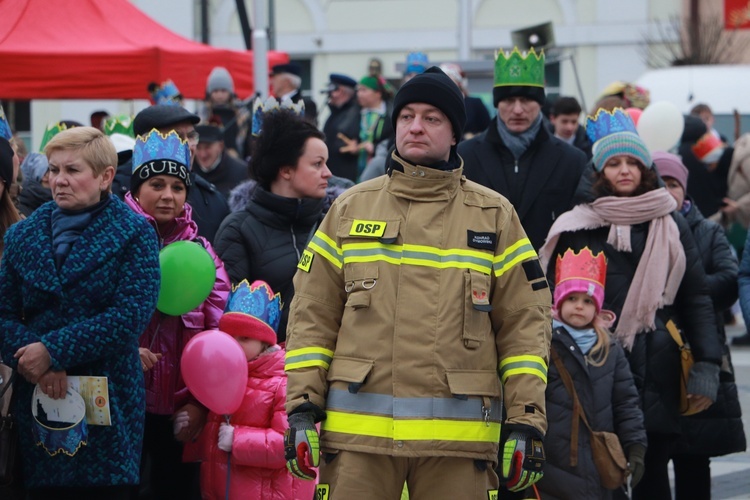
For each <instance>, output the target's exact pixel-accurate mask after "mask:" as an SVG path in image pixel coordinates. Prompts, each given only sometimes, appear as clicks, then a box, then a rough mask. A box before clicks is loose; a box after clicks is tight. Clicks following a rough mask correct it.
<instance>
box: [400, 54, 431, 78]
mask: <svg viewBox="0 0 750 500" xmlns="http://www.w3.org/2000/svg"><path fill="white" fill-rule="evenodd" d="M429 64H430V61H429V59H427V54H425V53H424V52H409V53H408V54H407V55H406V70H404V73H406V74H409V73H424V71H425V70H426V69H427V66H428V65H429Z"/></svg>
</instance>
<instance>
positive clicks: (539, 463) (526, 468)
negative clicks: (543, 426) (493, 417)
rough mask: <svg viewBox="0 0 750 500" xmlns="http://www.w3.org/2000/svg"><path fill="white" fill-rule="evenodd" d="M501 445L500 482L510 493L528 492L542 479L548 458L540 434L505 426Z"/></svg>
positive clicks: (519, 426)
mask: <svg viewBox="0 0 750 500" xmlns="http://www.w3.org/2000/svg"><path fill="white" fill-rule="evenodd" d="M500 442H501V444H500V466H499V472H500V474H499V475H500V482H501V483H503V484H505V487H506V488H508V490H510V491H520V490H523V489H526V488H528V487H530V486H531V485H532V484H534V483H536V482H537V481H539V480H540V479H541V478H542V476H543V475H544V473H543V472H542V467H544V460H545V458H544V443H543V441H542V436H541V434H540V433H539V431H537V430H536V429H535V428H533V427H531V426H529V425H520V424H516V425H514V424H506V425H504V426H503V438H502V439H501V440H500Z"/></svg>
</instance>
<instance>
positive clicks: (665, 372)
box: [547, 212, 721, 434]
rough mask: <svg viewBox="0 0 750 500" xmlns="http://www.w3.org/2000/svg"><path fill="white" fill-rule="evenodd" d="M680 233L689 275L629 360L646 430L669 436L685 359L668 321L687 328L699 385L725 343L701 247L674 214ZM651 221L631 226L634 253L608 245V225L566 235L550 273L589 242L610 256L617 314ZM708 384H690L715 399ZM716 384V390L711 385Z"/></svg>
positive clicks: (607, 297) (675, 429)
mask: <svg viewBox="0 0 750 500" xmlns="http://www.w3.org/2000/svg"><path fill="white" fill-rule="evenodd" d="M672 217H673V219H674V221H675V222H676V223H677V227H678V229H679V231H680V241H681V243H682V246H683V248H684V251H685V258H686V267H685V274H684V276H683V278H682V282H681V284H680V287H679V289H678V292H677V296H676V298H675V303H674V304H673V305H672V306H666V307H664V308H662V309H660V310H658V311H657V314H656V318H655V323H656V328H655V329H654V330H652V331H649V332H644V333H641V334H638V335H636V336H635V342H634V344H633V348H632V350H631V351H630V352H629V353H628V361H629V362H630V368H631V371H632V372H633V377H634V379H635V383H636V387H638V392H639V394H640V395H641V407H642V409H643V412H644V416H645V422H646V430H648V431H649V432H657V433H664V434H676V433H679V420H680V419H679V399H680V392H679V375H680V369H681V368H680V357H679V352H678V348H677V344H676V343H675V342H674V340H673V339H672V337H671V336H670V334H669V332H668V331H667V329H666V323H667V321H668V320H669V319H673V320H675V322H676V323H677V325H678V326H679V327H680V328H682V329H683V331H684V333H685V336H686V338H687V341H688V342H689V343H690V346H691V348H692V350H693V355H694V357H695V361H696V362H697V363H696V365H694V367H693V371H692V372H691V378H694V381H690V380H689V381H688V383H689V384H696V383H698V381H699V380H701V381H705V379H702V377H699V376H698V375H697V374H696V370H697V369H699V368H700V367H698V366H697V365H698V363H699V362H703V361H705V362H707V363H712V364H715V365H719V364H720V363H721V344H720V342H719V340H718V338H719V337H718V334H717V332H716V324H715V321H714V311H713V306H712V304H711V299H710V297H709V295H708V288H707V286H706V278H705V273H704V271H703V266H702V264H701V260H700V255H699V254H698V248H697V247H696V245H695V240H694V239H693V235H692V233H691V232H690V227H689V226H688V224H687V222H686V221H685V219H684V217H682V215H680V214H679V213H677V212H674V213H673V214H672ZM648 228H649V223H648V222H646V223H642V224H635V225H633V226H631V232H630V241H631V245H632V249H633V250H632V252H619V251H617V250H615V249H614V247H612V246H611V245H610V244H609V243H607V237H608V234H609V227H608V226H605V227H600V228H597V229H591V230H582V231H576V232H568V233H563V234H562V235H561V236H560V239H559V240H558V243H557V247H556V249H555V252H554V254H553V258H552V259H550V264H549V269H548V273H547V276H555V269H554V265H555V260H556V256H557V255H559V254H562V252H563V251H565V249H567V248H572V249H574V250H576V251H578V250H580V249H582V248H583V247H585V246H588V247H589V248H590V249H591V250H592V252H594V253H597V252H600V251H604V254H605V255H606V256H607V281H606V287H605V292H604V308H605V309H609V310H611V311H614V313H615V314H617V316H618V318H619V316H620V313H621V311H622V306H623V304H624V302H625V298H626V296H627V294H628V291H629V290H630V284H631V283H632V281H633V275H634V274H635V270H636V268H637V266H638V262H639V261H640V258H641V255H642V254H643V250H644V247H645V244H646V238H647V236H648ZM706 384H707V385H706V386H705V387H703V386H702V387H696V388H694V387H693V385H691V386H690V388H691V389H694V390H695V392H696V393H697V394H703V392H701V389H703V390H705V391H707V392H713V393H712V394H703V395H706V396H709V397H711V398H712V399H714V398H715V397H716V389H715V387H716V386H715V384H713V383H711V382H710V381H708V382H706ZM712 387H713V389H712Z"/></svg>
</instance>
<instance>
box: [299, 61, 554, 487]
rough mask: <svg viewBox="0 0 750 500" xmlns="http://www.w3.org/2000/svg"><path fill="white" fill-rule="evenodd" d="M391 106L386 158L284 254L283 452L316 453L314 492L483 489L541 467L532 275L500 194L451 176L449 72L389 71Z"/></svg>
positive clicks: (454, 116)
mask: <svg viewBox="0 0 750 500" xmlns="http://www.w3.org/2000/svg"><path fill="white" fill-rule="evenodd" d="M392 120H393V126H394V129H395V130H396V150H395V151H394V152H393V155H392V157H391V158H390V163H389V166H388V175H386V176H382V177H379V178H376V179H373V180H371V181H368V182H365V183H363V184H360V185H358V186H355V187H353V188H351V189H349V190H348V191H346V192H345V193H344V194H343V195H341V196H340V197H339V198H338V199H337V200H336V202H335V203H334V204H333V206H332V207H331V209H330V211H329V212H328V215H327V216H326V218H325V219H324V220H323V222H322V223H321V226H320V228H319V229H318V230H317V232H316V233H315V235H314V236H313V238H312V239H311V241H310V243H309V244H308V247H307V249H306V250H305V251H304V253H303V256H302V259H301V260H300V263H299V265H298V268H299V269H298V271H297V274H296V276H295V279H294V287H295V297H294V300H293V301H292V305H291V310H290V315H289V327H288V329H287V335H288V336H287V344H286V347H287V355H286V373H287V375H288V388H287V403H286V409H287V413H288V415H289V426H290V430H289V431H288V432H287V435H286V437H285V444H286V458H287V465H288V467H289V470H290V471H291V472H292V473H293V474H295V475H297V476H299V477H302V478H307V479H314V478H315V472H314V471H313V470H312V469H311V467H315V466H318V465H319V466H320V483H319V485H318V491H317V496H316V499H320V500H327V499H332V500H350V499H355V498H356V499H375V498H377V499H393V500H397V499H398V498H400V495H401V490H402V488H403V486H404V483H405V482H406V484H407V486H408V489H409V495H410V498H411V499H412V500H422V499H477V500H479V499H482V500H487V499H494V498H497V497H498V486H499V481H501V482H503V483H504V484H505V485H506V487H507V488H508V489H510V490H512V491H516V490H522V489H524V488H526V487H528V486H530V485H531V484H533V483H534V482H536V481H537V480H538V479H539V478H540V477H541V475H542V472H541V468H542V465H543V463H544V448H543V445H542V438H543V436H544V433H545V431H546V427H547V421H546V416H545V406H544V392H545V387H546V381H547V360H548V351H549V343H550V335H551V318H550V312H549V309H550V303H551V297H550V293H549V288H548V285H547V281H546V279H545V277H544V274H543V272H542V270H541V267H540V265H539V262H538V259H537V255H536V252H535V251H534V249H533V247H532V245H531V243H530V242H529V240H528V238H527V237H526V234H525V233H524V231H523V229H522V227H521V224H520V222H519V219H518V216H517V215H516V212H515V210H514V209H513V207H512V206H511V204H510V203H509V202H508V201H507V200H506V199H505V198H503V197H502V196H500V195H499V194H497V193H496V192H494V191H492V190H490V189H487V188H484V187H482V186H480V185H479V184H475V183H473V182H471V181H468V180H466V178H464V177H463V176H462V160H461V159H460V157H459V156H458V155H457V154H456V144H457V142H458V140H459V139H458V138H460V137H461V136H462V133H463V127H464V123H465V121H466V112H465V109H464V99H463V95H462V94H461V92H460V91H459V89H458V87H457V86H456V85H455V84H454V83H453V82H452V81H451V80H450V78H448V77H447V76H446V75H445V74H444V73H443V72H442V71H440V70H439V69H438V68H430V69H429V70H427V71H426V72H425V73H423V74H421V75H418V76H416V77H414V78H413V79H412V80H410V81H409V82H407V83H406V84H404V85H403V86H402V87H401V89H400V90H399V92H398V94H397V95H396V97H395V100H394V107H393V116H392ZM501 401H503V402H504V407H505V414H504V415H503V414H502V410H501V409H502V405H501ZM501 421H502V422H503V424H502V428H501V425H500V424H501ZM318 422H320V429H321V434H320V438H319V439H318V433H317V430H316V427H315V424H316V423H318ZM498 443H500V446H501V447H502V452H501V453H500V455H498ZM498 456H499V457H500V465H499V467H498V471H499V472H500V478H499V480H498V476H497V474H496V473H495V471H494V470H493V469H494V467H495V466H496V465H497V462H498Z"/></svg>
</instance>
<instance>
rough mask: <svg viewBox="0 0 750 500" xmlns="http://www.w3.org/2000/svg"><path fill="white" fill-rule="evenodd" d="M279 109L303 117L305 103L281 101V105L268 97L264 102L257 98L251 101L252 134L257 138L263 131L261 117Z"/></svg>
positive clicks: (288, 100)
mask: <svg viewBox="0 0 750 500" xmlns="http://www.w3.org/2000/svg"><path fill="white" fill-rule="evenodd" d="M281 109H288V110H289V111H291V112H292V113H294V114H295V115H297V116H300V117H304V116H305V101H303V100H302V99H300V100H299V102H297V103H296V104H295V103H293V102H292V100H291V99H283V100H282V101H281V104H279V101H277V100H276V99H275V98H274V97H269V98H268V99H266V100H265V102H263V101H261V100H260V98H259V97H256V98H255V101H253V126H252V129H251V131H252V134H253V136H255V137H257V136H259V135H260V133H261V131H262V130H263V117H264V116H265V115H266V114H268V113H275V112H277V111H279V110H281Z"/></svg>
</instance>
